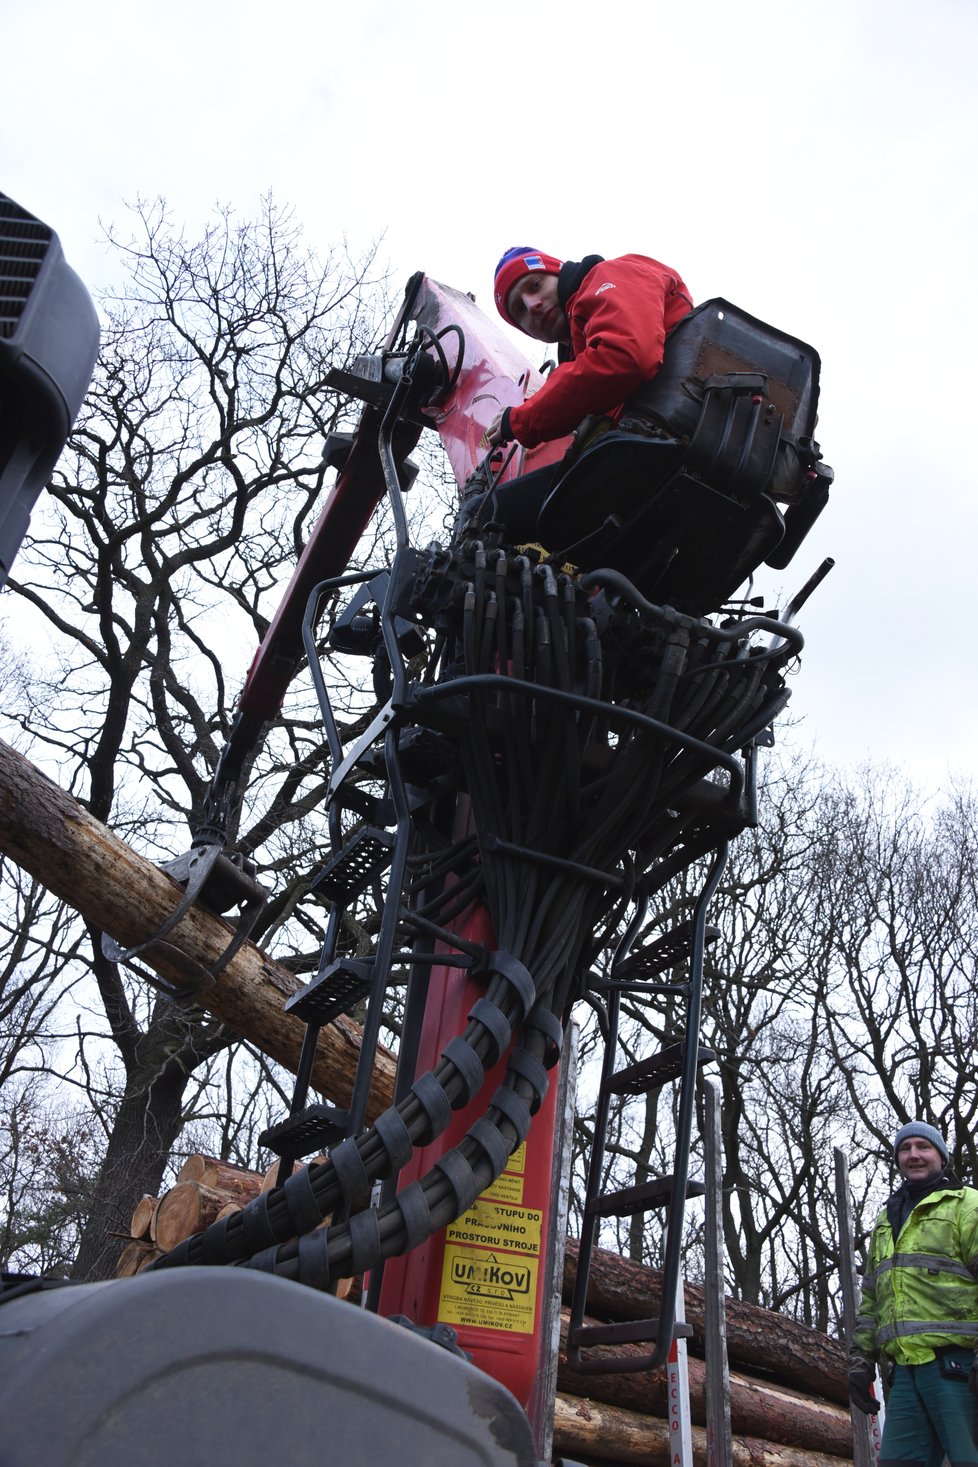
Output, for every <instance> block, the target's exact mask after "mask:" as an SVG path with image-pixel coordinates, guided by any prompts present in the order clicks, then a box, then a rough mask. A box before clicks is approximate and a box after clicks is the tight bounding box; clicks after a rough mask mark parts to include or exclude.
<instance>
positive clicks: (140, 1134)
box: [71, 1003, 213, 1280]
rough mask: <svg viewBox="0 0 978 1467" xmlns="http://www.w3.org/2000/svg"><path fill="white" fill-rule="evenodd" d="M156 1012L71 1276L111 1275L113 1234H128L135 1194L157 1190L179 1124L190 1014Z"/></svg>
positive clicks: (129, 1080) (117, 1244) (115, 1248)
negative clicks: (185, 1043) (185, 1047)
mask: <svg viewBox="0 0 978 1467" xmlns="http://www.w3.org/2000/svg"><path fill="white" fill-rule="evenodd" d="M156 1010H157V1012H156V1013H155V1014H154V1019H153V1022H152V1023H151V1024H150V1027H149V1030H148V1031H147V1034H146V1035H145V1036H143V1037H142V1038H141V1039H140V1041H139V1043H138V1046H137V1049H138V1057H137V1063H136V1064H135V1065H133V1066H132V1067H131V1069H130V1070H129V1073H128V1074H127V1077H126V1088H125V1092H124V1094H123V1097H122V1101H121V1103H120V1105H119V1109H118V1111H117V1112H116V1116H115V1121H114V1124H113V1126H112V1130H111V1133H110V1135H109V1140H108V1145H107V1146H106V1150H105V1156H104V1157H103V1160H102V1166H101V1169H100V1171H99V1174H98V1178H97V1180H96V1182H95V1185H94V1187H93V1189H92V1193H91V1196H90V1198H89V1199H88V1206H87V1208H86V1221H85V1228H84V1231H83V1233H82V1237H81V1243H80V1245H79V1249H78V1255H77V1257H76V1259H75V1262H74V1266H73V1268H72V1270H71V1275H72V1278H76V1279H87V1280H95V1279H107V1278H111V1277H112V1276H113V1274H114V1272H115V1269H116V1265H117V1263H118V1258H119V1253H120V1251H121V1248H122V1242H121V1241H120V1239H119V1238H117V1237H113V1236H112V1235H113V1234H117V1233H124V1232H125V1231H127V1230H128V1228H129V1224H130V1222H131V1221H132V1199H133V1196H137V1197H138V1196H140V1195H144V1194H146V1193H155V1192H158V1191H159V1187H160V1182H161V1180H162V1176H163V1168H164V1166H165V1165H166V1158H167V1156H168V1155H169V1152H170V1148H171V1147H172V1146H173V1144H174V1142H175V1141H176V1138H177V1136H178V1135H179V1133H180V1129H181V1127H182V1125H183V1095H184V1090H185V1089H186V1086H187V1081H188V1078H189V1073H188V1069H187V1065H186V1062H185V1057H184V1042H185V1040H186V1037H187V1036H186V1030H187V1026H188V1016H187V1015H184V1014H182V1013H181V1012H180V1010H178V1009H175V1008H173V1007H172V1005H168V1004H167V1005H164V1004H162V1003H161V1004H157V1005H156ZM161 1010H163V1012H160V1011H161ZM212 1027H213V1026H212Z"/></svg>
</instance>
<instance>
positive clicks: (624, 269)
mask: <svg viewBox="0 0 978 1467" xmlns="http://www.w3.org/2000/svg"><path fill="white" fill-rule="evenodd" d="M566 268H567V267H566V266H565V267H564V269H566ZM692 308H693V302H692V300H691V299H690V295H689V291H688V290H687V289H686V287H685V285H684V284H683V282H682V280H681V279H680V277H679V276H678V275H677V274H676V272H675V270H670V269H669V267H668V265H661V264H660V263H659V261H658V260H650V259H648V257H647V256H645V255H622V256H620V258H619V259H617V260H602V261H601V262H600V263H599V264H597V265H595V266H593V268H592V269H590V270H589V271H588V273H587V274H586V275H585V276H584V279H583V280H582V281H581V283H580V285H579V286H578V287H577V289H576V290H574V292H573V294H572V295H570V296H569V298H568V299H567V301H566V303H565V304H564V310H565V311H566V313H567V319H568V321H569V323H570V338H571V339H570V345H571V353H572V360H570V361H568V362H564V363H563V364H562V365H561V366H559V367H557V368H556V370H555V371H553V372H551V374H550V376H549V377H548V378H547V381H546V382H545V383H544V385H543V386H542V387H541V388H540V390H539V392H535V393H534V394H533V396H532V397H530V398H528V399H527V400H526V402H524V403H522V404H521V405H520V406H519V407H514V408H511V409H510V411H509V428H510V432H511V433H512V435H513V437H514V438H516V439H517V440H518V442H520V443H522V444H523V445H524V447H526V448H535V447H536V445H537V444H538V443H544V442H546V441H547V440H548V439H550V438H561V437H563V435H564V434H566V433H572V432H573V431H574V429H575V428H576V427H577V425H578V423H579V422H580V421H581V419H582V418H585V417H587V416H588V414H589V413H608V414H613V415H616V414H617V411H618V409H619V408H620V407H621V405H622V403H623V402H624V401H625V399H626V398H627V397H629V396H630V395H631V394H632V393H633V392H634V391H635V389H636V388H637V387H640V386H641V384H642V383H643V382H647V381H648V380H649V378H650V377H654V376H655V374H656V372H657V371H658V370H659V368H660V367H661V366H662V353H663V349H664V347H665V341H666V335H667V333H668V332H669V331H671V330H672V328H673V326H675V325H676V323H677V321H681V320H682V318H683V316H685V315H686V314H687V313H688V312H689V311H691V310H692Z"/></svg>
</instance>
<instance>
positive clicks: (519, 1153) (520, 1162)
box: [506, 1141, 526, 1172]
mask: <svg viewBox="0 0 978 1467" xmlns="http://www.w3.org/2000/svg"><path fill="white" fill-rule="evenodd" d="M506 1170H507V1171H508V1172H525V1171H526V1142H525V1141H521V1142H520V1144H519V1146H517V1148H516V1150H515V1151H514V1152H513V1154H512V1156H511V1157H510V1158H509V1161H508V1162H507V1163H506Z"/></svg>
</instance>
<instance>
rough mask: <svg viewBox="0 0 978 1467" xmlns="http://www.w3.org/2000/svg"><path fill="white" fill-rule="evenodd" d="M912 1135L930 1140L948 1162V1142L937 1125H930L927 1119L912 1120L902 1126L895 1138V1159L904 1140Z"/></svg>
mask: <svg viewBox="0 0 978 1467" xmlns="http://www.w3.org/2000/svg"><path fill="white" fill-rule="evenodd" d="M911 1136H917V1137H919V1138H920V1140H921V1141H929V1142H930V1144H931V1145H932V1146H934V1147H936V1149H937V1150H938V1151H939V1152H940V1153H941V1160H942V1161H943V1162H944V1163H945V1165H946V1164H947V1142H946V1141H945V1140H944V1137H943V1136H942V1135H941V1133H940V1131H938V1130H937V1128H936V1127H935V1126H928V1124H927V1122H926V1121H910V1122H908V1124H907V1125H905V1126H901V1127H900V1129H899V1131H897V1133H896V1135H895V1136H894V1138H893V1159H894V1161H895V1160H896V1158H897V1153H898V1152H899V1150H900V1146H901V1144H902V1142H904V1141H907V1140H909V1138H910V1137H911Z"/></svg>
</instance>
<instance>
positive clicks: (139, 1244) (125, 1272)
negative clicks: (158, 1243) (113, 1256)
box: [115, 1238, 160, 1279]
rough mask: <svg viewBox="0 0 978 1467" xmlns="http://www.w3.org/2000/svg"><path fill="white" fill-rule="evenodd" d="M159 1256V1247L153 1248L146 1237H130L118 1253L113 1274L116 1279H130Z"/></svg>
mask: <svg viewBox="0 0 978 1467" xmlns="http://www.w3.org/2000/svg"><path fill="white" fill-rule="evenodd" d="M159 1256H160V1250H159V1248H155V1247H154V1246H153V1244H152V1243H151V1242H150V1241H149V1239H148V1238H132V1239H131V1240H130V1241H129V1242H128V1243H127V1244H126V1246H125V1247H124V1248H123V1250H122V1252H121V1253H120V1254H119V1261H118V1263H117V1264H116V1266H115V1276H116V1278H117V1279H130V1278H132V1276H133V1275H134V1274H137V1273H139V1271H140V1269H142V1268H145V1266H146V1264H147V1263H151V1262H152V1261H153V1259H154V1258H159Z"/></svg>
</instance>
